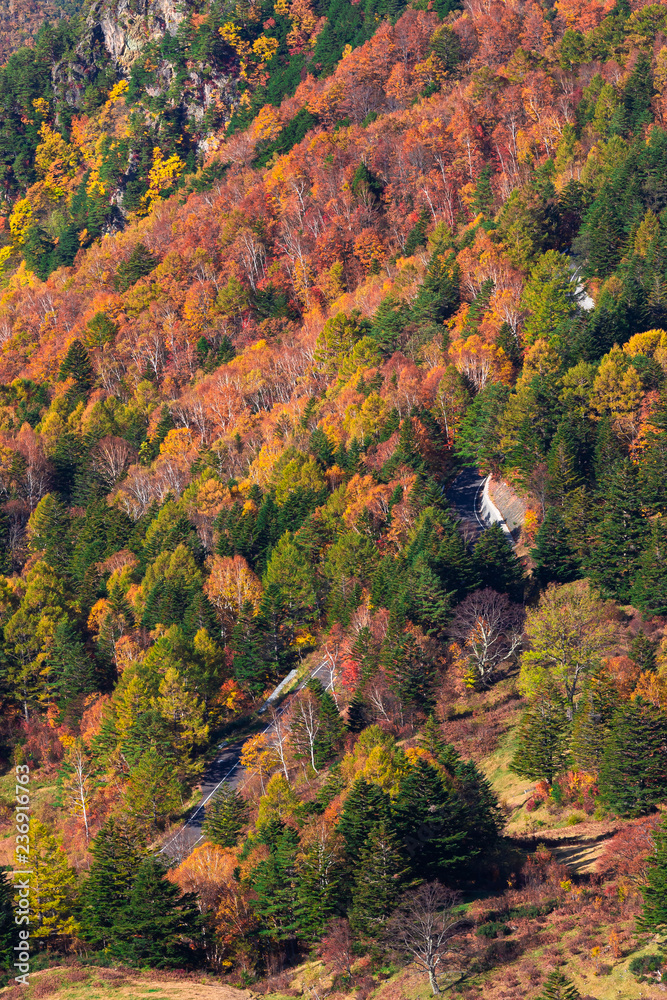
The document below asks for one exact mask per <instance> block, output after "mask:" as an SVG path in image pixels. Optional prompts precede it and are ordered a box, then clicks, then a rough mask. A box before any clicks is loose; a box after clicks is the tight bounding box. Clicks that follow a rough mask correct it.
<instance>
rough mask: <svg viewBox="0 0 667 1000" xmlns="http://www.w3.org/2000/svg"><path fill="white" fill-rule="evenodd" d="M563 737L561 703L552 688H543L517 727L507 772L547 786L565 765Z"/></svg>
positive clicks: (564, 723)
mask: <svg viewBox="0 0 667 1000" xmlns="http://www.w3.org/2000/svg"><path fill="white" fill-rule="evenodd" d="M567 733H568V721H567V715H566V712H565V705H564V703H563V699H562V697H561V696H560V694H559V693H558V691H556V690H555V688H553V687H545V688H544V689H543V691H541V692H540V693H539V694H538V696H537V698H536V699H535V701H534V702H533V704H532V705H530V706H529V707H528V708H527V709H526V711H525V712H524V714H523V717H522V719H521V722H520V723H519V727H518V729H517V733H516V751H515V754H514V757H513V758H512V762H511V764H510V769H511V770H512V771H514V772H515V774H520V775H522V776H523V777H525V778H532V779H533V780H536V781H542V780H544V781H547V782H548V783H549V784H551V783H552V781H553V779H554V777H555V776H556V775H557V774H559V773H560V772H561V771H563V770H564V769H565V767H566V764H567Z"/></svg>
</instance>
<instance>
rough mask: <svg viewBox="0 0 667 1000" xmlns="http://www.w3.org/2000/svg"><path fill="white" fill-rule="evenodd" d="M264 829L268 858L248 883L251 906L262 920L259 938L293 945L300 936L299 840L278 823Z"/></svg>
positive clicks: (254, 870) (260, 864)
mask: <svg viewBox="0 0 667 1000" xmlns="http://www.w3.org/2000/svg"><path fill="white" fill-rule="evenodd" d="M273 827H274V828H272V829H271V830H270V831H267V830H264V831H263V832H264V837H263V840H264V842H265V843H266V842H267V841H268V847H269V852H270V853H269V857H268V858H267V859H266V860H265V861H260V863H259V864H258V865H257V867H256V868H254V869H253V870H252V872H251V873H250V877H249V883H250V885H251V887H252V889H253V891H254V894H255V898H254V900H253V903H252V906H253V909H254V910H255V912H256V913H257V915H258V917H259V918H260V920H261V929H260V931H259V933H260V935H261V936H262V937H265V938H270V939H271V940H273V941H276V942H283V943H285V942H292V941H294V940H295V939H296V938H297V936H298V929H299V919H298V912H297V911H298V879H297V873H296V856H297V851H298V846H299V838H298V835H297V833H296V831H295V830H292V829H290V828H289V827H287V826H285V825H284V824H283V823H282V822H280V821H276V823H275V824H273Z"/></svg>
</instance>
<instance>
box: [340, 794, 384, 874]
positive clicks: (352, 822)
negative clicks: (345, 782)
mask: <svg viewBox="0 0 667 1000" xmlns="http://www.w3.org/2000/svg"><path fill="white" fill-rule="evenodd" d="M389 803H390V800H389V796H388V795H387V793H386V792H385V791H383V790H382V789H381V788H380V787H379V786H378V785H372V784H369V783H368V782H367V781H364V779H363V778H357V780H356V781H355V783H354V784H353V785H352V788H351V789H350V792H349V794H348V796H347V798H346V799H345V805H344V807H343V813H342V815H341V818H340V821H339V823H338V830H339V832H340V834H341V836H342V838H343V845H344V848H345V854H346V856H347V858H348V859H350V860H351V861H353V860H355V859H356V858H358V857H359V853H360V851H361V848H362V847H363V845H364V844H365V842H366V840H367V839H368V837H369V835H370V832H371V830H372V829H373V828H374V827H376V826H378V825H379V824H380V823H383V822H386V821H388V819H389V815H390V808H389Z"/></svg>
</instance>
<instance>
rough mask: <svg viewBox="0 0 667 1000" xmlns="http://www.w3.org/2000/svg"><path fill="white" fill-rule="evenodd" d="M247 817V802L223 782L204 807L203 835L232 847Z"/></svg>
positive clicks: (214, 842) (216, 842) (220, 844)
mask: <svg viewBox="0 0 667 1000" xmlns="http://www.w3.org/2000/svg"><path fill="white" fill-rule="evenodd" d="M248 818H249V810H248V803H247V802H246V800H245V799H244V798H243V796H242V795H241V794H240V792H237V791H236V789H235V788H233V787H232V786H231V785H229V784H226V783H225V784H223V785H222V786H221V788H220V790H219V791H218V792H217V793H216V795H215V796H214V797H213V799H211V802H210V803H209V804H208V805H207V807H206V819H205V820H204V836H205V837H206V839H207V840H210V841H211V843H212V844H218V845H219V846H220V847H234V845H235V844H236V841H237V840H238V839H239V834H240V833H241V830H242V829H243V827H244V826H245V824H246V823H247V822H248Z"/></svg>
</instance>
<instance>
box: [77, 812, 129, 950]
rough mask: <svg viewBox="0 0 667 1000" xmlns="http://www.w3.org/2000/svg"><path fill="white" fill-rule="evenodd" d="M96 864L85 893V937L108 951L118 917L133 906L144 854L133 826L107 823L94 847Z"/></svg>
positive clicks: (92, 866) (82, 906) (109, 821)
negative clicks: (134, 887)
mask: <svg viewBox="0 0 667 1000" xmlns="http://www.w3.org/2000/svg"><path fill="white" fill-rule="evenodd" d="M90 853H91V854H92V858H93V860H92V863H91V866H90V871H89V873H88V877H87V878H86V880H85V882H84V887H83V891H82V893H81V897H80V898H81V923H82V927H83V936H84V938H85V940H86V941H90V942H91V944H94V945H97V946H102V947H103V948H105V947H106V946H107V944H108V943H109V941H110V935H111V928H112V926H113V923H114V920H115V918H116V916H117V914H118V913H119V912H120V911H121V910H122V909H123V908H124V907H125V906H126V905H127V904H128V903H129V901H130V894H131V891H132V885H133V884H134V879H135V876H136V874H137V872H138V870H139V865H140V864H141V861H142V858H143V856H144V854H143V847H142V842H141V840H140V838H139V836H138V834H137V833H136V832H135V831H133V830H132V829H131V828H130V827H127V826H125V825H123V824H122V823H120V822H118V821H117V820H115V819H113V818H112V819H110V820H107V822H106V823H105V824H104V826H103V827H102V828H101V830H100V832H99V833H98V834H97V836H96V837H95V839H94V840H93V842H92V843H91V845H90Z"/></svg>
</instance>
